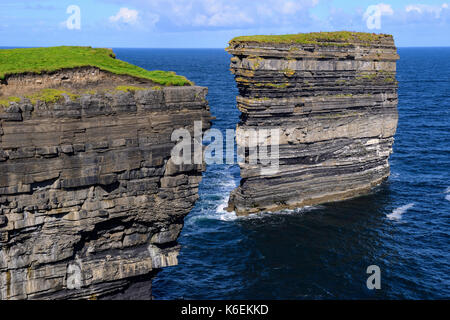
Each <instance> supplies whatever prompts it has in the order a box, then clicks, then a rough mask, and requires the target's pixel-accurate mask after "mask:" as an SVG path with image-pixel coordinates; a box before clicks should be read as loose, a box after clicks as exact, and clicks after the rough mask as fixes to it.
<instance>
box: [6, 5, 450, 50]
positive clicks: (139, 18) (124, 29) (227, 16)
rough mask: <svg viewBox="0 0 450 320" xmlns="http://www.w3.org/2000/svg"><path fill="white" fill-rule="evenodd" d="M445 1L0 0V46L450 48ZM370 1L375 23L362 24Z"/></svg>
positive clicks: (449, 12)
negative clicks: (300, 36) (353, 38)
mask: <svg viewBox="0 0 450 320" xmlns="http://www.w3.org/2000/svg"><path fill="white" fill-rule="evenodd" d="M447 1H448V2H446V1H443V0H382V1H376V0H375V1H374V0H371V1H367V0H358V1H344V0H257V1H252V0H127V1H125V0H80V1H77V0H69V1H66V0H39V1H37V0H28V1H24V0H0V46H55V45H90V46H94V47H111V48H117V47H135V48H137V47H143V48H224V47H225V46H226V44H227V42H228V41H229V40H230V39H231V38H233V37H235V36H238V35H251V34H284V33H298V32H311V31H336V30H351V31H365V32H377V33H390V34H393V35H394V37H395V41H396V44H397V45H398V46H402V47H409V46H450V0H447ZM70 5H75V6H78V7H79V8H80V22H81V24H80V29H77V28H75V29H74V28H71V27H69V26H68V24H67V20H68V19H69V17H70V16H71V14H70V13H67V8H68V7H69V6H70ZM370 6H371V8H372V10H376V11H372V15H373V12H376V13H377V14H379V17H380V18H379V22H380V23H379V25H375V27H379V28H374V25H373V24H372V25H369V24H368V23H367V18H368V17H369V19H371V18H370V15H371V14H370V12H369V14H367V13H368V12H367V9H368V8H369V7H370ZM374 8H375V9H374ZM372 18H373V17H372ZM70 21H72V22H73V21H76V20H73V19H72V20H70ZM371 21H374V20H371ZM72 26H73V24H72ZM369 27H370V28H369Z"/></svg>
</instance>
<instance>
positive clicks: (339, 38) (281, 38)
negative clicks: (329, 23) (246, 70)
mask: <svg viewBox="0 0 450 320" xmlns="http://www.w3.org/2000/svg"><path fill="white" fill-rule="evenodd" d="M387 38H390V39H392V36H391V35H388V34H376V33H365V32H351V31H337V32H311V33H297V34H284V35H256V36H241V37H236V38H234V39H232V40H231V41H230V44H232V43H239V42H260V43H288V44H296V43H298V44H315V45H327V44H328V45H341V46H347V45H351V44H353V43H367V44H369V43H373V42H379V41H381V40H383V39H387Z"/></svg>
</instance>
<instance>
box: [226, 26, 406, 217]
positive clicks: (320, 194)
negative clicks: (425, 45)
mask: <svg viewBox="0 0 450 320" xmlns="http://www.w3.org/2000/svg"><path fill="white" fill-rule="evenodd" d="M300 36H301V35H300ZM308 36H309V35H305V37H308ZM332 36H333V37H330V39H323V38H322V36H321V38H319V39H314V41H303V42H302V41H298V42H295V41H293V42H291V43H289V42H286V41H284V40H285V39H282V41H280V42H278V43H275V42H276V40H277V39H275V41H272V40H273V39H270V38H273V37H271V36H268V37H267V38H264V36H262V39H263V40H264V41H261V39H258V38H257V37H256V38H255V39H252V38H251V37H242V38H241V39H236V40H232V41H231V42H230V46H229V48H228V49H227V50H228V52H229V53H231V54H232V55H233V57H232V59H231V71H232V72H233V73H234V74H235V77H236V82H237V85H238V88H239V93H240V95H239V96H238V97H237V104H238V108H239V110H240V111H241V112H242V117H241V122H240V124H239V125H238V130H242V131H245V130H247V129H252V128H256V129H272V128H279V129H280V144H279V154H280V159H279V171H278V172H277V173H275V174H272V175H264V176H262V175H261V174H260V170H259V169H260V168H261V164H260V163H258V164H256V165H251V164H249V163H243V164H241V176H242V180H241V184H240V186H239V187H238V188H237V189H235V190H234V191H233V192H232V194H231V196H230V202H229V210H235V211H236V212H237V213H238V214H246V213H251V212H257V211H262V210H270V211H271V210H278V209H283V208H295V207H301V206H305V205H314V204H319V203H324V202H329V201H337V200H343V199H347V198H351V197H355V196H358V195H360V194H363V193H366V192H367V191H368V190H369V189H370V188H372V187H374V186H376V185H378V184H380V183H381V182H382V181H383V180H384V179H386V178H387V177H388V176H389V163H388V158H389V155H390V154H391V152H392V144H393V142H394V138H393V136H394V133H395V131H396V126H397V118H398V116H397V81H396V79H395V72H396V60H397V59H398V55H397V52H396V48H395V45H394V41H393V38H392V37H391V36H388V35H379V36H376V37H374V39H371V35H366V34H353V35H352V36H351V37H350V39H345V41H344V40H341V39H338V38H339V37H338V36H334V35H332ZM275 38H276V36H275ZM366 38H368V40H367V39H366ZM302 39H304V38H302ZM237 143H238V145H241V147H246V145H245V142H244V141H240V140H238V141H237Z"/></svg>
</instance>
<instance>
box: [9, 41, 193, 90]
mask: <svg viewBox="0 0 450 320" xmlns="http://www.w3.org/2000/svg"><path fill="white" fill-rule="evenodd" d="M89 66H90V67H97V68H99V69H100V70H103V71H108V72H111V73H114V74H118V75H129V76H133V77H136V78H142V79H147V80H151V81H153V82H155V83H158V84H161V85H164V86H185V85H191V84H192V83H191V82H190V81H189V80H187V79H186V78H185V77H183V76H179V75H176V74H175V73H174V72H169V71H159V70H156V71H148V70H145V69H143V68H140V67H138V66H135V65H132V64H129V63H127V62H125V61H121V60H118V59H115V54H114V53H113V51H112V50H111V49H103V48H91V47H66V46H63V47H49V48H28V49H1V50H0V79H5V77H6V76H8V75H13V74H23V73H37V74H40V73H43V72H52V71H57V70H61V69H70V68H78V67H89Z"/></svg>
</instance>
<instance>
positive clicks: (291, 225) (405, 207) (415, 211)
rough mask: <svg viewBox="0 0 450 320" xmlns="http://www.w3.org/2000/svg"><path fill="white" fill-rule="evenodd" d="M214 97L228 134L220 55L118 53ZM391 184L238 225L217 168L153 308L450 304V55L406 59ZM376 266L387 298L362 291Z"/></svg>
mask: <svg viewBox="0 0 450 320" xmlns="http://www.w3.org/2000/svg"><path fill="white" fill-rule="evenodd" d="M114 51H115V52H116V53H117V56H118V58H119V59H122V60H125V61H128V62H130V63H134V64H136V65H139V66H141V67H144V68H146V69H161V70H172V71H176V72H177V73H178V74H181V75H184V76H187V77H188V78H189V79H190V80H193V81H194V82H195V83H196V84H198V85H201V86H205V87H208V88H209V95H208V100H209V103H210V106H211V111H212V114H213V116H215V117H217V120H214V121H213V127H214V128H218V129H220V130H223V131H224V130H225V129H233V128H235V126H236V123H237V122H238V121H239V111H238V110H237V108H236V95H237V94H238V92H237V89H236V85H235V83H234V78H233V76H232V75H231V74H230V72H229V59H230V56H229V55H228V54H227V53H226V52H225V51H224V50H219V49H211V50H209V49H201V50H195V49H192V50H166V49H115V50H114ZM398 51H399V54H400V57H401V59H400V60H399V62H398V64H397V69H398V74H397V79H398V81H399V105H398V109H399V116H400V119H399V124H398V130H397V134H396V136H395V144H394V154H393V155H392V157H391V160H390V163H391V172H392V173H391V177H390V178H389V180H388V181H387V182H386V183H384V184H383V185H382V186H380V187H378V188H376V189H375V190H373V192H372V193H371V194H369V195H367V196H364V197H360V198H357V199H354V200H350V201H343V202H338V203H331V204H326V205H321V206H316V207H311V208H307V209H303V210H295V211H289V212H281V213H273V214H260V215H256V216H251V217H248V218H236V216H235V215H234V214H232V213H225V212H224V211H223V208H224V206H225V204H226V202H227V197H228V194H229V192H230V191H231V190H232V189H233V188H235V187H236V185H238V184H239V179H240V177H239V168H238V167H237V166H236V165H234V166H229V165H210V166H208V168H207V171H206V172H205V173H204V178H203V182H202V184H201V187H200V199H199V201H198V202H197V204H196V206H195V208H194V210H193V211H192V212H191V213H190V214H189V215H188V216H187V217H186V219H185V227H184V229H183V231H182V234H181V236H180V238H179V242H180V244H181V245H182V249H181V253H180V255H179V265H178V266H176V267H170V268H165V269H163V271H161V272H160V273H159V274H158V276H157V277H156V280H155V281H154V289H153V295H154V297H155V298H156V299H358V298H360V299H361V298H362V299H405V298H407V299H439V298H440V299H442V298H447V299H448V298H450V252H449V248H450V48H400V49H399V50H398ZM369 265H378V266H379V267H380V269H381V289H380V290H375V291H372V290H369V289H367V286H366V280H367V278H368V276H369V275H368V274H366V269H367V267H368V266H369Z"/></svg>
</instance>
